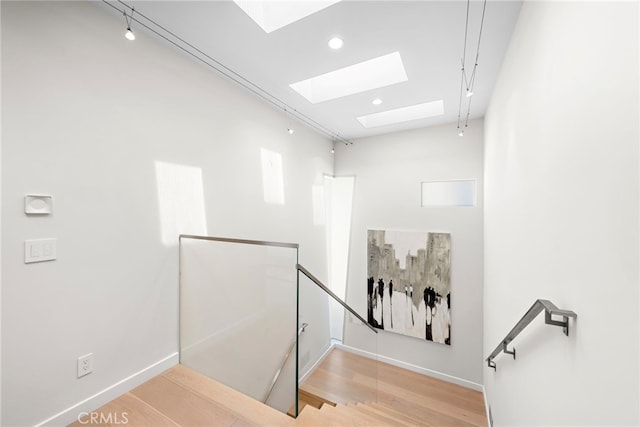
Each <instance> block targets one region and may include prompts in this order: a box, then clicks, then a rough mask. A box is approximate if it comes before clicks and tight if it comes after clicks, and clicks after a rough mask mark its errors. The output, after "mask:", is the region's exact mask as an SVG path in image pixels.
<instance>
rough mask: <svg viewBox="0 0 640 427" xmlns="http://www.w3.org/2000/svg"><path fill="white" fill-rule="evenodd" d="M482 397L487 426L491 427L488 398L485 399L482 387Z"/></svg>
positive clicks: (485, 394)
mask: <svg viewBox="0 0 640 427" xmlns="http://www.w3.org/2000/svg"><path fill="white" fill-rule="evenodd" d="M482 395H483V396H484V410H485V412H486V414H487V426H488V427H493V417H492V415H491V409H490V408H489V398H488V397H487V389H486V388H484V386H482Z"/></svg>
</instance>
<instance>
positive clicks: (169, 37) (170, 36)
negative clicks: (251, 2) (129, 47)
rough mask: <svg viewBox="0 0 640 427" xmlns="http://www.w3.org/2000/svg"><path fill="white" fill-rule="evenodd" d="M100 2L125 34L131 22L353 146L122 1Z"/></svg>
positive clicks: (350, 142)
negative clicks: (117, 16)
mask: <svg viewBox="0 0 640 427" xmlns="http://www.w3.org/2000/svg"><path fill="white" fill-rule="evenodd" d="M102 2H103V3H104V4H106V5H107V6H109V7H111V8H113V9H115V10H117V11H118V12H120V13H123V14H124V16H125V18H127V30H130V29H131V22H132V21H135V22H136V24H137V25H139V26H142V27H144V28H146V29H147V30H149V31H150V32H151V33H153V34H155V35H156V36H158V37H160V38H161V39H163V40H165V41H167V42H169V43H170V44H172V45H173V46H175V47H177V48H178V49H180V50H182V51H183V52H184V53H186V54H187V55H189V56H191V57H193V58H194V59H195V60H197V61H200V62H202V63H203V64H204V65H206V66H208V67H209V68H211V69H212V70H214V71H216V72H218V73H219V74H221V75H222V76H224V77H226V78H228V79H229V80H231V81H232V82H234V83H235V84H237V85H239V86H241V87H242V88H244V89H246V90H247V91H249V92H251V93H252V94H253V95H255V96H257V97H258V98H261V99H262V100H263V101H265V102H267V103H269V104H271V105H272V106H274V107H276V108H279V109H282V110H284V111H285V113H287V114H289V115H291V116H293V117H295V118H296V119H298V120H299V121H300V122H302V123H303V124H305V125H306V126H308V127H310V128H312V129H314V130H316V131H317V132H319V133H321V134H323V135H326V136H327V137H329V138H332V139H335V140H336V141H339V142H341V143H343V144H344V145H351V144H353V141H350V140H348V139H346V138H344V137H342V136H340V134H338V133H337V132H334V131H333V130H331V129H329V128H327V127H326V126H324V125H322V124H320V123H318V122H317V121H315V120H314V119H312V118H311V117H309V116H307V115H305V114H304V113H301V112H300V111H298V110H296V109H295V108H292V107H290V106H289V105H288V104H286V103H285V102H284V101H282V100H281V99H279V98H277V97H276V96H274V95H272V94H270V93H269V92H267V91H266V90H264V89H262V88H261V87H260V86H258V85H256V84H255V83H253V82H252V81H251V80H249V79H247V78H246V77H244V76H242V75H240V74H238V73H237V72H235V71H233V70H232V69H230V68H229V67H227V66H226V65H224V64H223V63H221V62H220V61H218V60H217V59H215V58H213V57H212V56H210V55H208V54H207V53H205V52H203V51H202V50H201V49H199V48H198V47H196V46H194V45H192V44H191V43H189V42H188V41H186V40H185V39H183V38H182V37H180V36H178V35H177V34H175V33H173V32H171V31H170V30H168V29H167V28H165V27H163V26H162V25H160V24H159V23H157V22H155V21H154V20H153V19H151V18H149V17H147V16H145V15H144V14H142V13H140V11H136V17H135V18H134V17H133V12H134V8H133V7H132V6H129V5H128V4H126V3H125V2H123V1H122V0H117V4H116V2H111V1H109V0H102ZM127 10H129V11H130V14H129V16H127ZM132 34H133V31H132Z"/></svg>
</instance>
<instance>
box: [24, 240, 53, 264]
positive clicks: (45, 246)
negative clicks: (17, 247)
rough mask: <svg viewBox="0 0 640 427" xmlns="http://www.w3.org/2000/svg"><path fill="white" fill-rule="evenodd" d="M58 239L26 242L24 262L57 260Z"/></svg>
mask: <svg viewBox="0 0 640 427" xmlns="http://www.w3.org/2000/svg"><path fill="white" fill-rule="evenodd" d="M56 242H57V239H35V240H25V241H24V262H25V264H29V263H32V262H41V261H52V260H54V259H56V256H57V253H56V252H57V251H56Z"/></svg>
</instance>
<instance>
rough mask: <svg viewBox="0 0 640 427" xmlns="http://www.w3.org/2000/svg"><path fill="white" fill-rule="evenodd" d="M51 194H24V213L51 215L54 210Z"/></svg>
mask: <svg viewBox="0 0 640 427" xmlns="http://www.w3.org/2000/svg"><path fill="white" fill-rule="evenodd" d="M51 203H52V198H51V196H35V195H32V194H29V195H27V196H24V213H26V214H27V215H50V214H51V210H52V205H51Z"/></svg>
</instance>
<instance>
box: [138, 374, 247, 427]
mask: <svg viewBox="0 0 640 427" xmlns="http://www.w3.org/2000/svg"><path fill="white" fill-rule="evenodd" d="M131 394H133V395H134V396H136V397H137V398H139V399H140V400H142V401H144V402H146V403H147V404H149V405H151V406H153V407H155V408H158V410H159V411H161V412H162V413H163V414H164V415H165V416H167V417H168V418H170V419H171V420H173V421H174V422H175V423H176V424H179V425H181V426H219V427H222V426H232V425H233V424H234V423H236V422H237V421H238V417H236V416H235V415H234V414H233V413H231V412H230V411H228V410H225V409H224V408H223V407H221V406H220V405H218V404H216V403H213V402H211V401H209V400H207V399H205V398H203V397H201V396H200V395H198V394H196V393H194V392H192V391H190V390H189V389H187V388H185V387H182V386H180V385H178V384H176V383H175V382H173V381H171V380H169V379H167V378H165V377H164V376H162V375H161V376H157V377H155V378H153V379H151V380H150V381H147V382H146V383H144V384H142V385H141V386H139V387H137V388H135V389H133V390H132V391H131Z"/></svg>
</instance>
